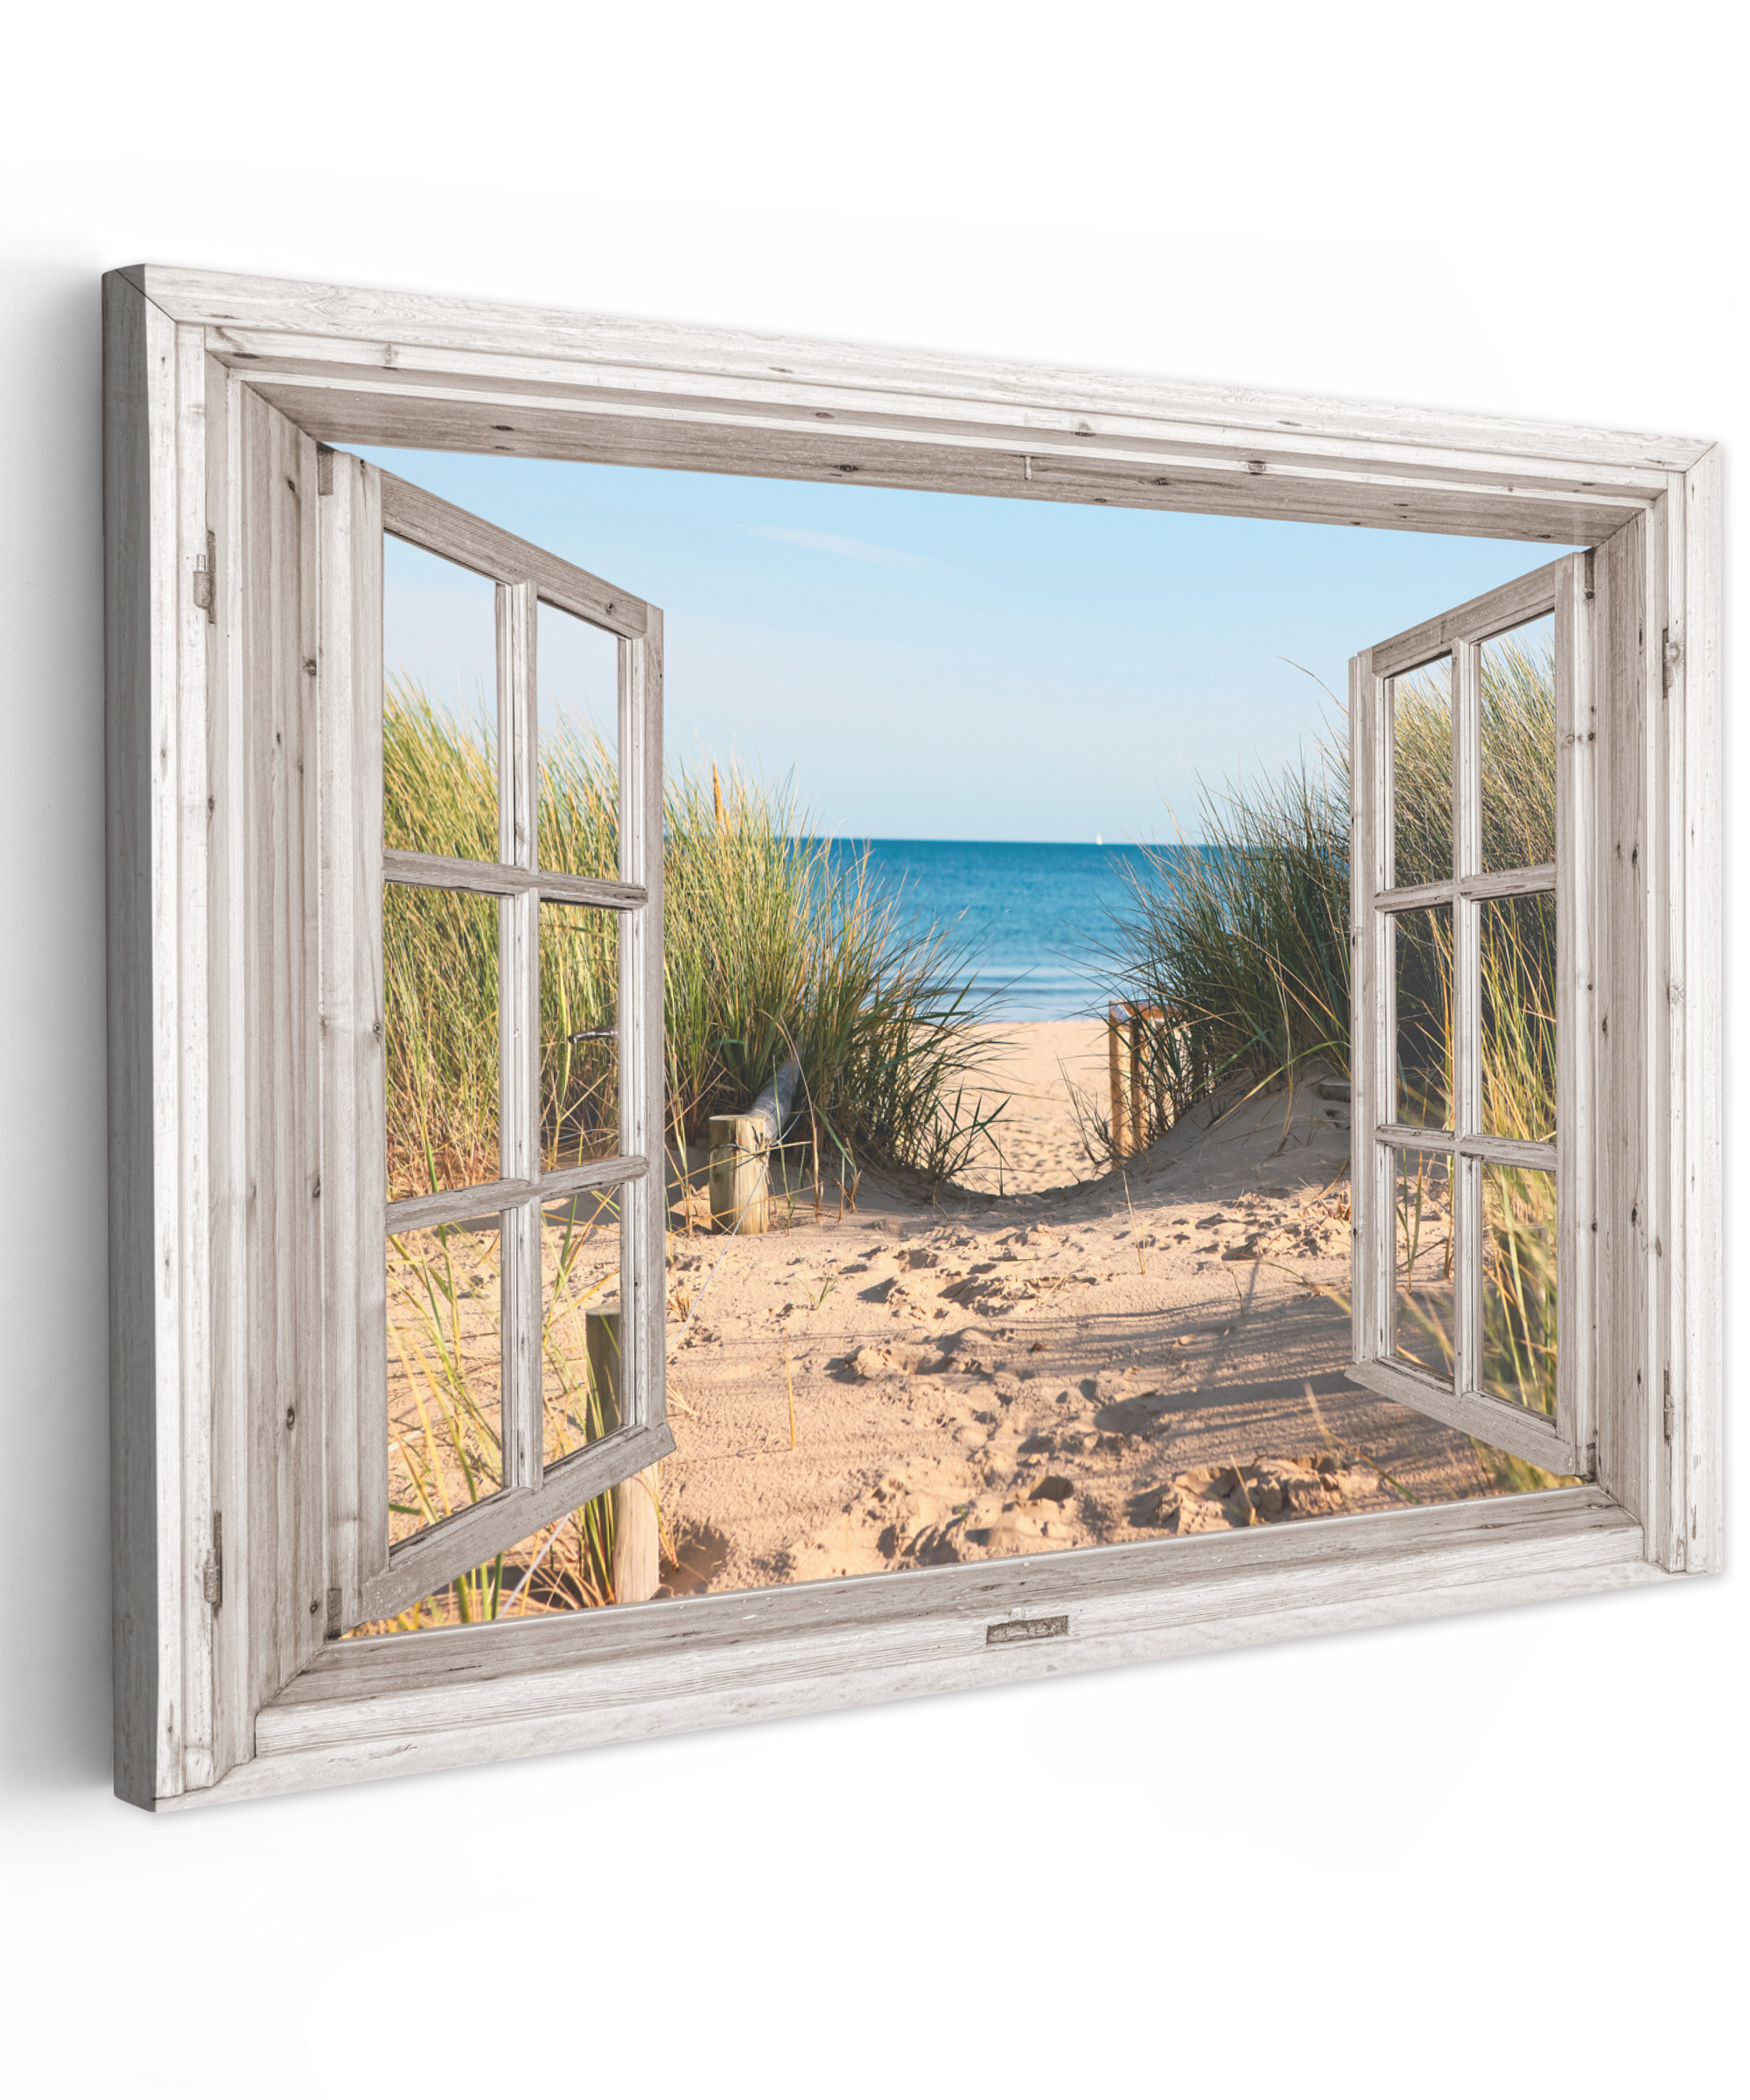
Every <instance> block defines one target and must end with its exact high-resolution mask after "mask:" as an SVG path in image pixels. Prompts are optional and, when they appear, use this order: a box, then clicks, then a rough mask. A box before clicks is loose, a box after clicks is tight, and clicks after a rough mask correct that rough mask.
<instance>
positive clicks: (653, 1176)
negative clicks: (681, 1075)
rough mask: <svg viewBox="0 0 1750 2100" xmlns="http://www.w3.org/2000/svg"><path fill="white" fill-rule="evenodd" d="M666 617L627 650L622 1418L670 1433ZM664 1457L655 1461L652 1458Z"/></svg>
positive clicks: (655, 615) (623, 697)
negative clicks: (635, 893)
mask: <svg viewBox="0 0 1750 2100" xmlns="http://www.w3.org/2000/svg"><path fill="white" fill-rule="evenodd" d="M662 812H663V795H662V613H661V612H660V611H659V610H658V609H657V608H656V607H655V606H648V607H647V608H646V615H645V628H644V633H643V634H641V636H639V637H638V639H637V640H635V641H622V642H621V643H620V880H621V881H622V882H625V883H628V884H631V885H633V886H634V887H636V888H639V889H641V890H642V891H643V892H644V893H645V898H646V902H645V903H644V904H642V905H641V907H639V908H638V909H637V910H636V911H634V912H630V913H628V914H627V916H626V918H625V919H624V920H623V921H622V922H621V926H620V1151H621V1152H623V1153H625V1154H627V1156H628V1157H629V1158H632V1159H642V1160H643V1161H644V1162H645V1166H646V1171H645V1173H644V1175H643V1176H642V1178H641V1180H637V1181H634V1182H630V1183H628V1184H627V1190H626V1194H625V1196H624V1198H623V1200H622V1202H621V1208H620V1341H621V1348H622V1353H621V1358H620V1377H621V1380H622V1385H621V1392H620V1409H621V1418H622V1419H623V1420H624V1421H626V1422H627V1423H629V1424H635V1425H638V1426H639V1427H641V1428H644V1429H648V1430H651V1431H657V1430H660V1432H661V1433H662V1440H663V1444H664V1448H665V1452H666V1451H667V1450H669V1449H672V1448H673V1439H671V1438H670V1437H669V1430H668V1420H669V1412H668V1376H669V1371H668V1362H669V1350H668V1224H669V1218H668V1210H669V1174H668V1162H667V1153H666V1149H665V1138H664V1125H663V1120H662V1110H663V1070H662V1025H663V1024H662V1001H663V979H662ZM660 1455H662V1454H661V1453H654V1452H653V1453H651V1457H652V1458H653V1459H654V1458H655V1457H657V1456H660Z"/></svg>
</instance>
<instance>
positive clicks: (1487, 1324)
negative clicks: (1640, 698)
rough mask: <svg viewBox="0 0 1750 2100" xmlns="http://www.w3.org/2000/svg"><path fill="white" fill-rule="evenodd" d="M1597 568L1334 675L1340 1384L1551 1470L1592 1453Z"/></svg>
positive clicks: (1537, 587) (1453, 617)
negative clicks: (1342, 686) (1340, 981)
mask: <svg viewBox="0 0 1750 2100" xmlns="http://www.w3.org/2000/svg"><path fill="white" fill-rule="evenodd" d="M1593 610H1594V591H1593V556H1591V555H1590V554H1587V555H1573V556H1568V557H1567V558H1565V559H1564V560H1562V561H1559V562H1554V563H1551V564H1550V565H1549V567H1547V568H1544V569H1541V570H1537V571H1535V572H1534V573H1533V574H1531V575H1530V576H1526V577H1521V578H1519V579H1518V580H1517V581H1516V582H1515V583H1513V584H1508V585H1506V586H1504V587H1503V588H1502V589H1501V590H1498V591H1490V592H1488V594H1487V595H1486V596H1484V597H1482V598H1475V599H1474V600H1472V601H1471V602H1470V603H1469V604H1467V605H1464V606H1459V607H1457V608H1455V609H1454V610H1453V611H1452V612H1449V613H1442V614H1439V616H1437V617H1436V618H1434V619H1432V620H1425V621H1424V622H1422V623H1421V624H1420V625H1419V626H1418V627H1413V628H1411V630H1409V632H1407V633H1405V634H1399V635H1397V636H1395V637H1394V638H1393V639H1392V640H1391V641H1383V642H1379V643H1377V644H1376V645H1375V647H1374V648H1371V649H1369V650H1367V651H1365V652H1364V653H1363V654H1362V655H1359V656H1357V657H1355V659H1354V660H1353V661H1352V662H1351V665H1350V710H1349V738H1350V746H1349V748H1350V778H1351V783H1352V798H1353V800H1352V809H1353V826H1354V830H1353V839H1352V850H1351V861H1350V881H1351V889H1352V898H1353V914H1354V924H1353V930H1352V936H1351V938H1352V942H1353V945H1354V952H1355V970H1354V975H1353V983H1354V1005H1353V1024H1352V1061H1353V1062H1352V1096H1353V1117H1352V1122H1353V1128H1354V1133H1355V1138H1354V1146H1355V1149H1354V1155H1353V1158H1354V1169H1353V1183H1352V1192H1353V1193H1352V1202H1353V1210H1354V1227H1355V1231H1354V1250H1355V1252H1354V1262H1355V1292H1354V1322H1355V1365H1354V1369H1353V1371H1352V1376H1354V1377H1355V1380H1356V1381H1357V1383H1361V1384H1363V1385H1366V1386H1369V1387H1370V1388H1371V1389H1372V1390H1375V1391H1376V1392H1379V1393H1383V1394H1384V1395H1386V1396H1387V1397H1389V1398H1391V1399H1394V1400H1399V1401H1403V1402H1404V1403H1406V1404H1408V1405H1410V1406H1411V1407H1414V1408H1417V1409H1419V1410H1420V1411H1422V1412H1423V1413H1424V1414H1427V1415H1432V1416H1433V1417H1435V1418H1437V1419H1438V1420H1439V1421H1442V1422H1446V1423H1448V1424H1450V1425H1452V1426H1453V1427H1454V1428H1458V1429H1461V1430H1464V1431H1467V1432H1469V1433H1470V1434H1471V1435H1473V1436H1475V1437H1478V1438H1481V1439H1482V1440H1483V1441H1484V1442H1485V1443H1487V1444H1489V1445H1492V1446H1495V1447H1496V1448H1498V1449H1500V1450H1502V1451H1507V1452H1510V1453H1513V1454H1514V1455H1515V1456H1516V1457H1518V1458H1521V1459H1525V1460H1530V1461H1531V1462H1532V1463H1534V1464H1536V1465H1537V1466H1539V1467H1544V1469H1545V1470H1547V1471H1549V1472H1551V1473H1555V1474H1570V1475H1574V1474H1586V1475H1589V1474H1591V1473H1592V1471H1593V1457H1594V1453H1593V1425H1592V1409H1591V1397H1592V1394H1593V1377H1594V1374H1593V1362H1592V1354H1593V1352H1592V1341H1593V1335H1592V1303H1593V1232H1592V1230H1591V1229H1590V1228H1591V1226H1592V1223H1593V1181H1594V1174H1593V1158H1592V1154H1593V1145H1594V1141H1595V1138H1594V1129H1593V1101H1594V1097H1595V1087H1594V1084H1593V1080H1592V1077H1591V1073H1590V1060H1591V1056H1592V1036H1593V990H1594V966H1593V953H1592V928H1593V922H1594V917H1595V912H1594V904H1593V895H1592V890H1593V881H1594V876H1593V837H1594V834H1595V829H1596V825H1595V812H1594V806H1593V797H1594V780H1595V774H1596V766H1595V758H1596V751H1597V742H1598V735H1597V724H1598V718H1599V705H1598V696H1597V694H1596V692H1595V690H1594V674H1593V663H1594V657H1593V644H1592V630H1593ZM1528 725H1529V727H1528ZM1573 1220H1584V1221H1585V1223H1586V1228H1587V1229H1586V1232H1585V1233H1584V1235H1583V1236H1582V1235H1580V1234H1577V1233H1575V1232H1574V1231H1572V1229H1565V1228H1567V1227H1568V1225H1569V1222H1570V1221H1573Z"/></svg>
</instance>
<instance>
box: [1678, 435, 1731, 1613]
mask: <svg viewBox="0 0 1750 2100" xmlns="http://www.w3.org/2000/svg"><path fill="white" fill-rule="evenodd" d="M1670 501H1671V505H1672V508H1673V512H1674V514H1675V520H1676V521H1675V522H1674V525H1673V529H1672V534H1671V542H1670V545H1671V553H1670V561H1671V563H1672V575H1671V580H1670V589H1669V600H1670V607H1671V611H1670V637H1669V639H1670V643H1671V646H1672V655H1671V657H1670V668H1671V692H1670V716H1669V720H1668V723H1667V732H1666V735H1667V749H1668V751H1669V753H1670V757H1669V760H1668V772H1669V776H1670V793H1671V800H1672V818H1671V824H1670V847H1669V859H1668V876H1667V880H1668V883H1669V886H1670V900H1671V902H1670V910H1671V913H1672V917H1673V928H1672V937H1671V963H1670V996H1669V998H1668V1000H1667V1003H1666V1012H1667V1015H1668V1017H1669V1019H1670V1029H1671V1041H1670V1053H1669V1062H1670V1070H1671V1071H1672V1072H1673V1073H1674V1074H1679V1075H1681V1082H1682V1083H1681V1096H1680V1100H1681V1105H1680V1108H1679V1110H1678V1111H1677V1116H1678V1117H1680V1118H1681V1120H1680V1123H1678V1124H1677V1128H1676V1130H1675V1131H1674V1136H1675V1137H1676V1138H1677V1142H1676V1143H1674V1145H1673V1146H1672V1152H1671V1159H1670V1173H1671V1177H1672V1191H1671V1231H1672V1261H1673V1282H1672V1288H1673V1296H1674V1299H1675V1301H1676V1304H1677V1307H1678V1317H1677V1320H1675V1321H1674V1323H1673V1333H1672V1349H1671V1392H1672V1412H1673V1434H1674V1439H1675V1440H1676V1444H1677V1453H1676V1463H1675V1466H1674V1469H1673V1470H1674V1477H1675V1479H1676V1482H1677V1488H1676V1492H1675V1494H1674V1495H1673V1500H1672V1511H1671V1519H1670V1530H1671V1533H1672V1538H1671V1544H1670V1548H1669V1550H1668V1553H1667V1556H1666V1558H1665V1560H1664V1565H1666V1566H1668V1567H1673V1568H1677V1567H1683V1568H1687V1569H1688V1570H1690V1572H1691V1573H1696V1574H1702V1573H1712V1572H1716V1571H1718V1570H1719V1569H1720V1568H1722V1567H1723V1566H1724V1565H1725V1542H1724V1537H1723V1532H1724V1524H1725V1473H1724V1454H1723V1446H1722V1434H1723V1428H1724V1416H1725V1394H1726V1354H1725V1307H1724V1305H1723V1302H1722V1298H1723V1293H1722V1283H1723V1279H1724V1276H1725V1257H1724V1249H1723V1243H1722V1232H1721V1226H1722V1218H1723V1213H1724V1196H1723V1180H1724V1178H1723V1171H1722V1168H1723V1155H1722V1150H1721V1124H1720V1118H1721V1110H1722V1106H1723V1103H1722V1095H1723V1090H1724V1076H1723V1073H1724V1068H1723V1062H1722V1057H1723V1017H1724V998H1723V970H1722V963H1721V942H1720V927H1721V907H1722V893H1721V880H1722V871H1721V858H1720V847H1721V823H1720V820H1721V809H1720V797H1721V780H1722V771H1721V725H1722V719H1723V692H1722V669H1721V665H1722V654H1721V642H1720V610H1721V600H1722V580H1721V571H1720V563H1721V532H1720V456H1719V448H1718V447H1717V446H1716V447H1712V448H1711V449H1710V450H1709V451H1706V452H1705V453H1704V454H1703V456H1702V457H1701V458H1699V459H1698V460H1697V461H1696V462H1695V463H1694V464H1693V465H1691V467H1690V469H1689V471H1688V472H1687V473H1685V474H1683V475H1682V476H1677V475H1674V476H1673V477H1672V481H1671V495H1670ZM1678 563H1681V567H1680V568H1679V567H1678V566H1677V564H1678Z"/></svg>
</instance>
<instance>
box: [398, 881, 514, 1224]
mask: <svg viewBox="0 0 1750 2100" xmlns="http://www.w3.org/2000/svg"><path fill="white" fill-rule="evenodd" d="M383 1049H384V1060H385V1064H386V1067H387V1069H386V1072H385V1086H386V1091H387V1096H388V1194H389V1200H390V1201H391V1202H393V1201H395V1198H396V1197H398V1196H416V1195H424V1194H428V1193H430V1191H432V1190H434V1189H440V1188H465V1187H470V1186H471V1185H472V1184H474V1183H478V1182H482V1181H495V1180H497V1179H498V1175H499V1142H498V1140H499V1130H498V903H497V900H495V899H493V898H491V897H476V896H472V895H470V894H469V893H466V892H465V891H460V890H427V889H416V888H414V887H413V886H410V885H405V884H402V883H395V882H391V883H386V884H385V885H384V886H383Z"/></svg>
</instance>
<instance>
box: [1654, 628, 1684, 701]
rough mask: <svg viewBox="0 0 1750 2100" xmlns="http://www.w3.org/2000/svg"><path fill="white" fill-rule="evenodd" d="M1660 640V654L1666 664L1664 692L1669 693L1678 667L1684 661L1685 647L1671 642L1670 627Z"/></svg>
mask: <svg viewBox="0 0 1750 2100" xmlns="http://www.w3.org/2000/svg"><path fill="white" fill-rule="evenodd" d="M1659 640H1660V643H1661V649H1660V654H1661V655H1662V656H1663V659H1664V664H1665V683H1664V687H1663V690H1664V691H1666V692H1668V693H1669V692H1670V690H1671V681H1672V679H1673V678H1675V677H1676V676H1677V666H1678V665H1679V664H1680V663H1681V662H1683V660H1684V651H1683V645H1682V644H1681V643H1680V642H1676V641H1672V640H1671V630H1670V628H1669V627H1667V628H1666V629H1665V631H1664V633H1663V634H1662V635H1661V636H1660V638H1659Z"/></svg>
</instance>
